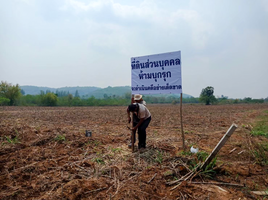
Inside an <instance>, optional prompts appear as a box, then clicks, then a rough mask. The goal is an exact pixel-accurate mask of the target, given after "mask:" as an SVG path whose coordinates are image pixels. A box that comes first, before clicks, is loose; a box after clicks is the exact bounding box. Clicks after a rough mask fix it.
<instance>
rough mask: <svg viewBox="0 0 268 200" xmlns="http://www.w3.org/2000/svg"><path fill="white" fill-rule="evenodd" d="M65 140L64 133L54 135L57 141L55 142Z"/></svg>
mask: <svg viewBox="0 0 268 200" xmlns="http://www.w3.org/2000/svg"><path fill="white" fill-rule="evenodd" d="M65 140H66V138H65V136H64V135H60V134H59V135H57V136H56V137H55V141H57V142H64V141H65Z"/></svg>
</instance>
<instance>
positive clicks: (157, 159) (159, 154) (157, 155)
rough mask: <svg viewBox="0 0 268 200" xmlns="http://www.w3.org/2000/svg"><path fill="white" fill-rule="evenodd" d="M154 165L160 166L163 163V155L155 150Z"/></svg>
mask: <svg viewBox="0 0 268 200" xmlns="http://www.w3.org/2000/svg"><path fill="white" fill-rule="evenodd" d="M154 161H155V162H156V163H159V164H161V163H162V162H163V153H162V152H161V151H158V150H157V154H156V158H155V159H154Z"/></svg>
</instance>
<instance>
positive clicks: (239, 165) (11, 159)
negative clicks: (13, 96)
mask: <svg viewBox="0 0 268 200" xmlns="http://www.w3.org/2000/svg"><path fill="white" fill-rule="evenodd" d="M148 108H149V110H150V111H151V113H152V121H151V124H150V125H149V128H148V129H147V149H146V151H145V152H142V153H140V152H138V151H135V152H134V153H132V152H131V150H130V149H128V148H127V143H128V142H129V138H130V131H129V130H128V129H127V126H128V125H129V124H127V123H126V121H127V118H126V108H125V107H79V108H73V107H72V108H67V107H64V108H61V107H53V108H50V107H46V108H44V107H0V137H1V138H0V142H1V144H0V199H4V200H6V199H70V200H75V199H113V200H116V199H141V200H142V199H166V200H167V199H262V198H264V197H265V196H257V195H256V194H254V193H252V191H265V190H267V188H268V175H267V174H268V173H267V172H268V167H267V165H263V164H261V163H259V162H258V158H257V157H256V154H254V151H255V149H256V148H258V144H259V143H262V144H263V143H265V144H268V139H267V138H265V137H263V136H258V137H256V136H252V135H251V134H250V131H251V129H252V126H254V124H255V122H256V121H257V120H258V116H260V115H264V113H266V114H267V110H268V108H267V104H260V105H222V106H220V105H218V106H202V105H183V127H184V132H185V139H186V141H185V142H186V147H187V148H186V152H183V150H182V139H181V131H180V117H179V116H180V113H179V106H177V105H172V106H171V105H148ZM265 111H266V112H265ZM232 123H235V124H237V125H238V128H237V129H236V131H235V132H234V134H233V135H232V136H231V138H230V139H229V140H228V142H227V143H226V144H225V145H224V147H223V148H222V149H221V151H220V152H219V154H218V157H217V162H216V166H215V167H214V168H213V169H212V172H213V174H212V175H211V174H209V173H203V174H202V173H197V174H196V176H194V177H191V179H188V180H187V181H179V182H177V183H174V184H170V185H169V184H168V183H172V182H173V181H176V180H180V179H184V178H185V175H186V174H187V173H189V172H190V171H191V170H192V169H190V168H191V166H192V163H196V164H197V163H198V158H197V155H196V154H190V153H189V150H190V147H191V146H194V147H198V148H199V151H201V152H207V153H208V154H209V153H211V151H212V150H213V149H214V147H215V146H216V145H217V143H218V142H219V141H220V139H221V138H222V136H223V135H224V134H225V132H226V131H227V130H228V128H229V126H230V125H231V124H232ZM85 130H91V131H92V137H85ZM265 153H266V154H265V155H266V156H267V152H265ZM209 175H210V176H209ZM266 197H267V196H266Z"/></svg>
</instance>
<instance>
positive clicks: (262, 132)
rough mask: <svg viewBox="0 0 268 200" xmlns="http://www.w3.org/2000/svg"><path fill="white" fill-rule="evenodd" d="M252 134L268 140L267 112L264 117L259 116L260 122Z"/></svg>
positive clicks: (254, 127)
mask: <svg viewBox="0 0 268 200" xmlns="http://www.w3.org/2000/svg"><path fill="white" fill-rule="evenodd" d="M251 134H252V135H254V136H264V137H266V138H268V111H265V112H264V114H263V115H261V116H259V119H258V121H257V122H256V124H255V126H253V129H252V131H251Z"/></svg>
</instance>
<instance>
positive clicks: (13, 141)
mask: <svg viewBox="0 0 268 200" xmlns="http://www.w3.org/2000/svg"><path fill="white" fill-rule="evenodd" d="M5 137H6V140H7V141H8V143H10V144H17V143H20V142H19V138H18V135H16V137H14V138H13V139H12V138H9V137H8V136H5Z"/></svg>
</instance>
